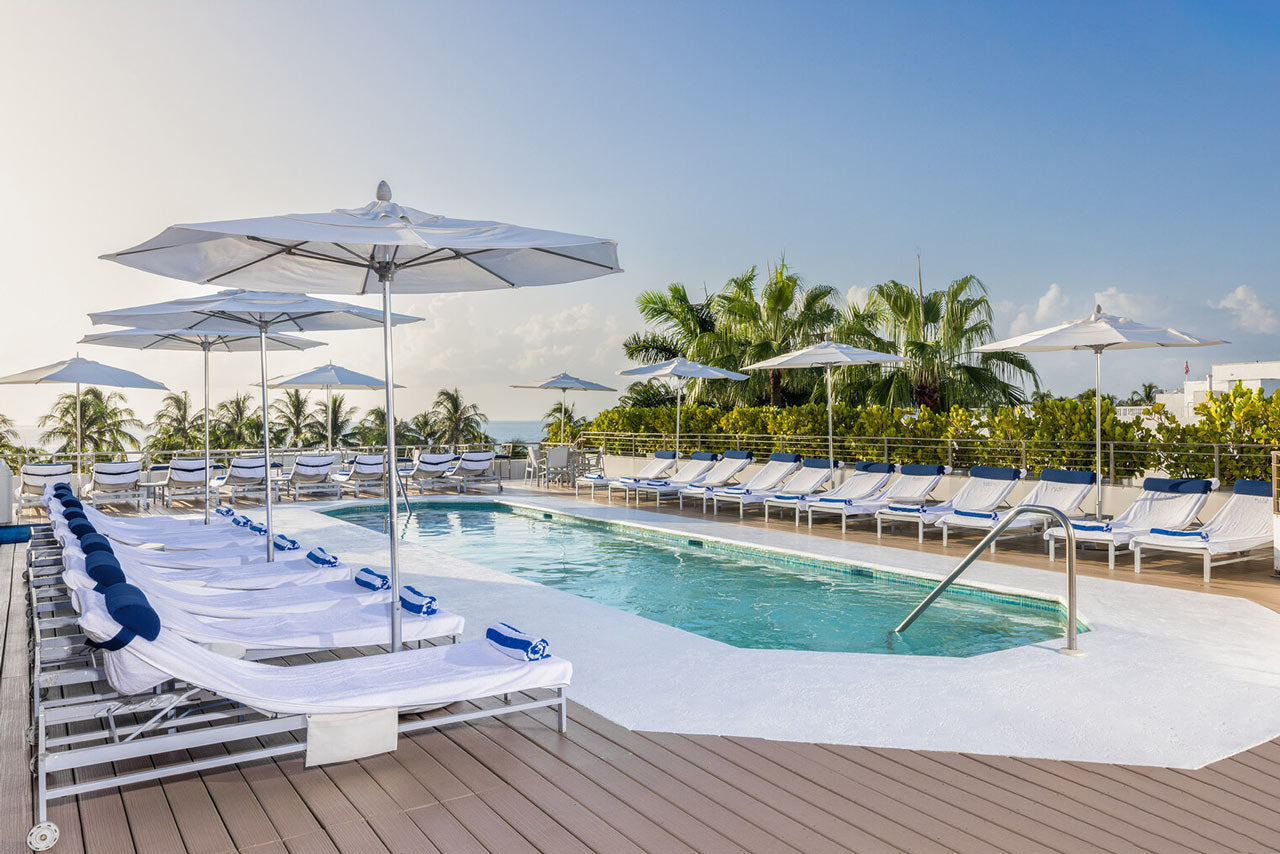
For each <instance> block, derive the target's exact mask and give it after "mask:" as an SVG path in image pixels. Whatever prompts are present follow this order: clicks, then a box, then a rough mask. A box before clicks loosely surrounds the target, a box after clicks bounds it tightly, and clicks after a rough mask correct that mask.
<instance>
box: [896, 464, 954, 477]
mask: <svg viewBox="0 0 1280 854" xmlns="http://www.w3.org/2000/svg"><path fill="white" fill-rule="evenodd" d="M898 471H900V472H902V473H903V474H909V475H922V474H923V475H937V474H946V473H947V467H946V466H934V465H921V464H919V463H907V464H905V465H903V467H902V468H900V469H899V470H898Z"/></svg>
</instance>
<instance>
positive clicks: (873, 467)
mask: <svg viewBox="0 0 1280 854" xmlns="http://www.w3.org/2000/svg"><path fill="white" fill-rule="evenodd" d="M853 470H854V471H872V472H875V473H876V474H892V473H893V463H869V462H867V461H866V460H859V461H858V462H856V463H854V464H853Z"/></svg>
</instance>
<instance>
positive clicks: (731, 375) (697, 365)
mask: <svg viewBox="0 0 1280 854" xmlns="http://www.w3.org/2000/svg"><path fill="white" fill-rule="evenodd" d="M618 376H622V377H675V378H676V448H675V450H676V455H677V456H679V454H680V402H681V400H682V399H683V398H684V381H685V380H687V379H696V380H735V381H740V380H745V379H746V378H747V375H746V374H740V373H738V372H737V371H727V370H725V369H724V368H715V367H712V366H711V365H704V364H702V363H701V362H692V361H690V360H688V359H686V358H684V357H683V356H677V357H676V358H674V359H668V360H667V361H665V362H658V363H657V364H655V365H641V366H640V367H638V368H627V369H626V370H625V371H618Z"/></svg>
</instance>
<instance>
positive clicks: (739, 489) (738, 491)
mask: <svg viewBox="0 0 1280 854" xmlns="http://www.w3.org/2000/svg"><path fill="white" fill-rule="evenodd" d="M725 494H726V495H750V494H751V490H749V489H747V488H746V487H745V486H730V487H727V488H726V489H725Z"/></svg>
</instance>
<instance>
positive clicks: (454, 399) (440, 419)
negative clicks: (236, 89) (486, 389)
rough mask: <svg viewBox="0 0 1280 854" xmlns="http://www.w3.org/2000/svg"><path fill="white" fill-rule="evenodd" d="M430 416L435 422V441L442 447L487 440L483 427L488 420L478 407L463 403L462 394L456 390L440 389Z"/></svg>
mask: <svg viewBox="0 0 1280 854" xmlns="http://www.w3.org/2000/svg"><path fill="white" fill-rule="evenodd" d="M431 415H432V417H433V418H434V420H435V426H436V438H437V441H439V442H440V444H442V445H467V444H471V443H479V442H484V441H485V440H486V439H487V437H486V436H485V433H484V425H485V424H487V423H488V422H489V419H488V418H487V417H486V416H485V414H484V413H483V412H481V411H480V407H478V406H476V405H475V404H474V403H467V402H466V401H464V400H463V399H462V392H461V391H459V390H458V389H456V388H442V389H440V391H439V392H438V393H437V394H436V402H435V404H434V405H433V406H432V407H431Z"/></svg>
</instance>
